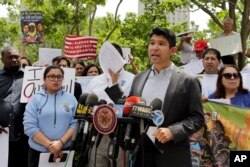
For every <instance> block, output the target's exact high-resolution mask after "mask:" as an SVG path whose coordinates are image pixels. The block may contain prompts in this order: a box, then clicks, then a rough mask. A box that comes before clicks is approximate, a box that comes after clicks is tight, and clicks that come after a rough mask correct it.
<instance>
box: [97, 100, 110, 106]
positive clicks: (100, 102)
mask: <svg viewBox="0 0 250 167" xmlns="http://www.w3.org/2000/svg"><path fill="white" fill-rule="evenodd" d="M107 103H108V102H107V101H106V100H104V99H101V100H99V101H98V102H97V105H101V104H107Z"/></svg>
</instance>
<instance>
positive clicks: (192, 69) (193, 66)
mask: <svg viewBox="0 0 250 167" xmlns="http://www.w3.org/2000/svg"><path fill="white" fill-rule="evenodd" d="M179 69H180V70H182V71H185V72H186V73H188V74H193V75H195V74H199V73H201V72H202V70H203V69H204V68H203V64H202V60H195V61H191V62H190V63H188V64H185V65H183V66H180V67H179Z"/></svg>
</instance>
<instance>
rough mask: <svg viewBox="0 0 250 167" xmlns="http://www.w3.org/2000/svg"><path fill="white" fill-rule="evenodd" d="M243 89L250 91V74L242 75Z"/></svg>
mask: <svg viewBox="0 0 250 167" xmlns="http://www.w3.org/2000/svg"><path fill="white" fill-rule="evenodd" d="M241 75H242V83H243V88H246V89H248V90H250V73H242V72H241Z"/></svg>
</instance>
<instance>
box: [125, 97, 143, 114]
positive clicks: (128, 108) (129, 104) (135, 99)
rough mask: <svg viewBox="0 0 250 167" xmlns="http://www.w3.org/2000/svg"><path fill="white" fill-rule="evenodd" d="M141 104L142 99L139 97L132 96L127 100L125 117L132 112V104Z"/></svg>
mask: <svg viewBox="0 0 250 167" xmlns="http://www.w3.org/2000/svg"><path fill="white" fill-rule="evenodd" d="M137 103H140V98H139V97H137V96H130V97H128V98H127V99H126V100H125V103H124V108H123V115H125V116H128V115H129V114H130V112H131V110H132V104H137Z"/></svg>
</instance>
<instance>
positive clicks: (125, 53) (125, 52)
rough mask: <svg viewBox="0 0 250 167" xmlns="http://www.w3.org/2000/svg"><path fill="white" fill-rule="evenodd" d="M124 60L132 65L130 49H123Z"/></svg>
mask: <svg viewBox="0 0 250 167" xmlns="http://www.w3.org/2000/svg"><path fill="white" fill-rule="evenodd" d="M122 54H123V59H124V60H125V62H126V64H129V63H130V60H129V55H130V54H131V49H130V48H122Z"/></svg>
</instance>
